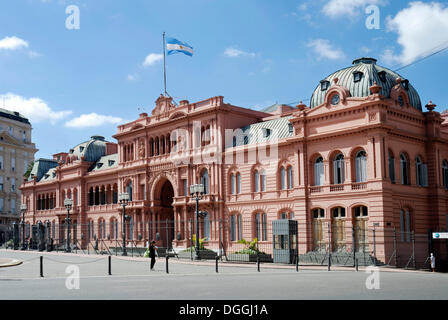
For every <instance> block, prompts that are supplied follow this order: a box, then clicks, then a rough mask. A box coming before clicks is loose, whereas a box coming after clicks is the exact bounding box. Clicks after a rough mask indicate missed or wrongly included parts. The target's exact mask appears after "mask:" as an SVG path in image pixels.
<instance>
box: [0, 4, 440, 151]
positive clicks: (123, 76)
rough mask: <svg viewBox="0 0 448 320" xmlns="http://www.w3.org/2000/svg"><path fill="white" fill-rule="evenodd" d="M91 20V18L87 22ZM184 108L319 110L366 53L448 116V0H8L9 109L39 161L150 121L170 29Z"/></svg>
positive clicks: (3, 86) (0, 11)
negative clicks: (339, 74)
mask: <svg viewBox="0 0 448 320" xmlns="http://www.w3.org/2000/svg"><path fill="white" fill-rule="evenodd" d="M78 18H79V19H78ZM163 32H166V35H167V37H174V38H176V39H178V40H180V41H183V42H186V43H188V44H189V45H191V46H192V47H193V48H194V55H193V57H189V56H186V55H183V54H176V55H170V56H167V58H166V64H167V91H168V93H169V94H170V95H171V96H172V97H173V98H174V99H175V101H177V102H179V101H180V100H183V99H187V100H189V101H190V102H195V101H201V100H204V99H207V98H210V97H214V96H220V95H222V96H224V101H225V102H226V103H231V104H233V105H237V106H241V107H245V108H251V109H255V110H260V109H262V108H265V107H268V106H270V105H272V104H274V103H285V104H294V105H295V104H298V102H299V101H300V100H302V101H304V102H305V103H306V104H307V103H309V101H308V100H309V99H310V97H311V94H312V92H313V91H314V89H315V87H316V86H317V85H318V83H319V81H320V80H322V79H324V78H325V77H327V76H328V75H330V74H331V73H333V72H335V71H337V70H339V69H342V68H345V67H348V66H350V65H351V64H352V61H353V60H354V59H356V58H359V57H364V56H367V57H374V58H376V59H378V64H379V65H382V66H385V67H388V68H391V69H393V70H396V69H398V68H400V67H402V66H406V65H409V64H411V65H410V66H408V67H405V68H404V69H402V70H400V71H399V73H400V74H401V75H402V76H403V78H406V79H409V80H410V83H411V84H412V85H413V86H414V87H415V88H416V89H417V91H418V92H419V94H420V97H421V100H422V104H423V105H426V104H427V103H428V101H429V100H432V101H433V102H434V103H435V104H437V108H436V111H439V112H442V111H444V110H445V109H448V90H446V87H445V85H446V81H445V78H446V72H447V70H448V68H447V65H448V50H446V51H442V52H440V53H438V54H436V55H433V56H430V57H428V58H427V59H423V60H422V58H424V57H426V56H428V55H430V54H431V53H434V52H437V51H440V49H443V48H445V47H447V46H448V2H447V1H434V2H429V1H424V2H421V1H404V0H393V1H392V0H309V1H293V0H283V1H272V0H245V1H241V0H225V1H224V0H189V1H185V0H166V1H155V0H133V1H128V0H14V1H12V0H1V1H0V107H2V108H5V109H9V110H14V111H19V112H20V113H22V114H24V115H25V116H26V117H28V118H29V120H30V122H31V124H32V127H33V132H32V139H33V142H34V143H36V147H37V148H38V149H39V151H38V152H37V153H36V158H51V157H52V155H53V154H55V153H58V152H64V151H65V152H68V150H69V149H70V148H72V147H74V146H75V145H77V144H78V143H81V142H83V141H87V140H88V139H89V138H90V136H93V135H102V136H104V137H105V138H106V139H107V140H109V141H115V139H113V138H112V135H114V134H115V133H116V131H117V126H118V125H119V124H121V123H124V122H128V121H132V120H135V119H137V118H138V115H139V114H140V113H142V112H147V113H148V114H150V112H151V111H152V109H153V107H154V102H155V100H156V99H157V97H158V96H159V95H160V94H161V93H162V92H163V55H162V52H163V44H162V33H163Z"/></svg>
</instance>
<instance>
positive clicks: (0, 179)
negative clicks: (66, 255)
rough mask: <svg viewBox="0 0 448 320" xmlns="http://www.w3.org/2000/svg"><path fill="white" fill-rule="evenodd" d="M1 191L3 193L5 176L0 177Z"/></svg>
mask: <svg viewBox="0 0 448 320" xmlns="http://www.w3.org/2000/svg"><path fill="white" fill-rule="evenodd" d="M0 191H3V176H0Z"/></svg>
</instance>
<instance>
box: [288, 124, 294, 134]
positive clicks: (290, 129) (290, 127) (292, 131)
mask: <svg viewBox="0 0 448 320" xmlns="http://www.w3.org/2000/svg"><path fill="white" fill-rule="evenodd" d="M288 131H289V133H294V127H293V126H292V123H288Z"/></svg>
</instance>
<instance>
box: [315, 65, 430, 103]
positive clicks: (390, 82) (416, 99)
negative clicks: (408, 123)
mask: <svg viewBox="0 0 448 320" xmlns="http://www.w3.org/2000/svg"><path fill="white" fill-rule="evenodd" d="M376 62H377V60H376V59H373V58H359V59H356V60H354V61H353V65H352V66H351V67H348V68H345V69H342V70H339V71H336V72H335V73H333V74H331V75H329V76H328V77H326V78H325V79H324V80H322V81H321V82H320V84H319V85H318V86H317V88H316V89H315V90H314V93H313V95H312V96H311V101H310V107H311V108H314V107H317V106H319V105H321V104H322V103H323V102H324V99H325V94H326V93H327V91H328V89H330V87H331V86H332V85H334V82H333V80H334V79H335V78H338V79H339V81H338V85H339V86H342V87H346V88H347V89H348V90H349V91H350V94H351V96H352V97H367V96H369V95H370V87H371V86H372V85H373V84H374V82H375V81H376V83H377V84H378V85H379V86H380V87H381V91H380V94H381V95H383V96H385V97H387V98H389V97H390V91H391V89H392V88H393V87H394V86H396V85H397V82H396V79H397V78H399V77H400V78H402V79H403V81H402V82H401V85H402V86H403V87H404V88H405V89H406V90H407V92H408V95H409V102H410V104H411V105H412V106H413V107H414V108H415V109H417V110H420V111H421V110H422V103H421V100H420V96H419V95H418V92H417V90H415V88H414V87H413V86H412V85H411V84H410V83H409V80H407V79H405V78H403V77H401V76H400V75H399V74H398V73H395V72H394V71H392V70H389V69H387V68H384V67H381V66H378V65H377V64H376Z"/></svg>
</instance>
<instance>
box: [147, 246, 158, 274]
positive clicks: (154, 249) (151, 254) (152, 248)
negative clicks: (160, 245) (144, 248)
mask: <svg viewBox="0 0 448 320" xmlns="http://www.w3.org/2000/svg"><path fill="white" fill-rule="evenodd" d="M156 256H158V254H157V247H156V242H155V241H154V240H153V241H151V245H150V246H149V257H150V258H151V271H153V270H154V265H155V264H156Z"/></svg>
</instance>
